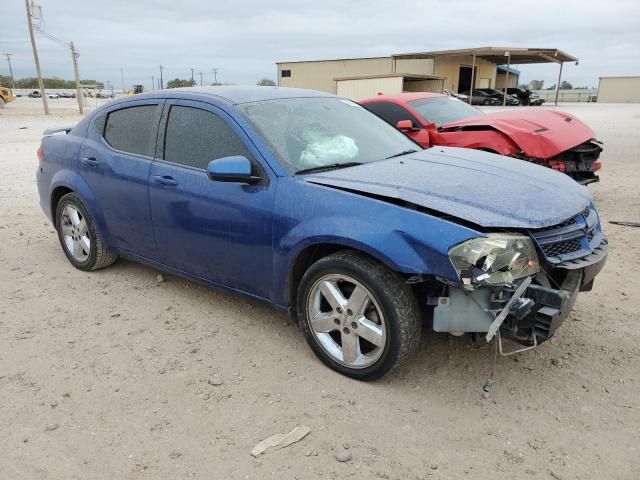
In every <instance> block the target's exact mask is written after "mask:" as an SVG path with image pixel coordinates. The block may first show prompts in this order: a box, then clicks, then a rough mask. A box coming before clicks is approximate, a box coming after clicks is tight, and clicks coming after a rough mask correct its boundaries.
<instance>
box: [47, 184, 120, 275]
mask: <svg viewBox="0 0 640 480" xmlns="http://www.w3.org/2000/svg"><path fill="white" fill-rule="evenodd" d="M73 211H75V212H77V214H78V215H77V216H74V215H73ZM74 217H75V218H74ZM55 226H56V230H57V231H58V240H59V241H60V246H61V247H62V251H63V252H64V254H65V255H66V256H67V259H69V262H71V265H73V266H74V267H76V268H77V269H78V270H84V271H91V270H99V269H101V268H105V267H108V266H109V265H111V264H113V263H114V262H115V261H116V260H117V259H118V256H117V255H116V254H114V253H113V252H111V251H110V250H109V249H108V248H107V246H106V245H105V243H104V240H103V239H102V236H101V235H100V232H98V230H97V229H96V227H95V224H94V222H93V220H92V218H91V216H90V215H89V212H88V211H87V209H86V207H85V206H84V204H83V203H82V200H80V198H79V197H78V196H77V195H76V194H75V193H73V192H71V193H67V194H66V195H64V196H63V197H62V198H61V199H60V201H59V202H58V205H57V206H56V217H55Z"/></svg>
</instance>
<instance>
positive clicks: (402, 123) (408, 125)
mask: <svg viewBox="0 0 640 480" xmlns="http://www.w3.org/2000/svg"><path fill="white" fill-rule="evenodd" d="M396 128H397V129H398V130H400V131H401V132H417V131H418V130H420V129H419V128H416V127H414V126H413V122H412V121H411V120H398V123H396Z"/></svg>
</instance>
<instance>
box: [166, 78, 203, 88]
mask: <svg viewBox="0 0 640 480" xmlns="http://www.w3.org/2000/svg"><path fill="white" fill-rule="evenodd" d="M195 85H196V82H194V81H193V80H191V79H189V80H185V79H182V78H174V79H173V80H169V81H168V82H167V88H180V87H194V86H195Z"/></svg>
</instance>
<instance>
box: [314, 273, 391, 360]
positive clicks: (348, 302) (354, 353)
mask: <svg viewBox="0 0 640 480" xmlns="http://www.w3.org/2000/svg"><path fill="white" fill-rule="evenodd" d="M307 320H308V322H309V327H310V329H311V332H312V333H313V336H314V337H315V339H316V340H317V342H318V344H319V345H320V346H321V347H322V349H323V350H324V351H325V352H326V353H327V354H328V355H329V356H330V357H331V358H332V359H334V360H335V361H336V362H338V363H340V364H341V365H344V366H346V367H349V368H366V367H368V366H370V365H372V364H374V363H375V362H376V361H378V360H379V359H380V357H381V356H382V354H383V353H384V349H385V345H386V341H387V325H386V322H385V318H384V316H383V314H382V310H381V309H380V307H379V305H378V303H377V302H376V300H375V298H374V296H373V295H372V293H371V292H370V291H369V290H368V289H367V288H366V287H365V286H364V285H362V284H361V283H360V282H358V281H357V280H355V279H353V278H351V277H349V276H346V275H337V274H331V275H325V276H323V277H321V278H319V279H318V280H317V281H316V282H315V283H314V284H313V286H312V287H311V289H310V290H309V295H308V297H307Z"/></svg>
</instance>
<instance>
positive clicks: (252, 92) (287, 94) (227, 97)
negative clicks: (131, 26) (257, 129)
mask: <svg viewBox="0 0 640 480" xmlns="http://www.w3.org/2000/svg"><path fill="white" fill-rule="evenodd" d="M171 97H172V98H176V97H178V98H185V99H188V98H193V99H196V98H202V97H215V98H216V99H218V100H222V101H223V102H225V103H228V104H232V105H236V104H240V103H251V102H260V101H264V100H278V99H282V98H309V97H335V95H331V94H329V93H325V92H318V91H316V90H306V89H303V88H286V87H268V86H256V85H216V86H208V87H205V86H202V87H186V88H171V89H166V90H157V91H154V92H147V93H141V94H137V95H134V96H132V97H127V98H128V99H129V100H131V99H136V100H138V99H140V100H142V99H145V98H171Z"/></svg>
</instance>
